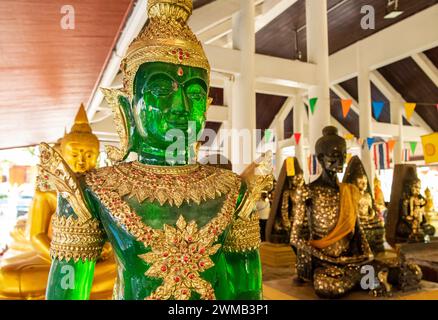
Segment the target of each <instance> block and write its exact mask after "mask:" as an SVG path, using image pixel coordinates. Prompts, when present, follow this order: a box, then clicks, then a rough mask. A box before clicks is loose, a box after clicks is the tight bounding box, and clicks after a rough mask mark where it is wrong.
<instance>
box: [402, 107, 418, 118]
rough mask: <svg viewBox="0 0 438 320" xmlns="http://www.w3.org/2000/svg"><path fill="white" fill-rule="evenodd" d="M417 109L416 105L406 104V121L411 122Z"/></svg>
mask: <svg viewBox="0 0 438 320" xmlns="http://www.w3.org/2000/svg"><path fill="white" fill-rule="evenodd" d="M416 107H417V104H416V103H405V112H406V119H407V120H408V121H409V120H411V117H412V115H413V114H414V111H415V108H416Z"/></svg>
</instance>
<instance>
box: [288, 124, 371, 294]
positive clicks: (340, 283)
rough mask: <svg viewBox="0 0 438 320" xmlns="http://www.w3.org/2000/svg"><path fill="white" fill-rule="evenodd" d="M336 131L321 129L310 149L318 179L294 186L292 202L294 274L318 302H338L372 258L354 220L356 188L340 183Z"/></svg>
mask: <svg viewBox="0 0 438 320" xmlns="http://www.w3.org/2000/svg"><path fill="white" fill-rule="evenodd" d="M337 133H338V130H337V128H335V127H332V126H329V127H326V128H324V129H323V137H321V138H320V139H319V140H318V141H317V142H316V145H315V151H316V156H317V159H318V161H319V163H320V164H321V167H322V174H321V175H320V177H319V178H318V179H317V180H315V181H314V182H312V183H311V184H310V185H304V186H302V187H301V188H298V189H297V191H296V193H295V197H294V199H293V210H294V211H295V212H294V221H293V224H292V232H291V244H292V246H294V247H295V248H296V250H297V263H296V269H297V275H298V277H299V279H301V280H303V281H311V282H312V283H313V287H314V289H315V293H316V294H317V295H318V296H319V297H322V298H339V297H342V296H344V295H345V294H347V293H348V292H349V291H351V290H352V289H353V288H354V287H355V286H356V285H357V284H358V283H359V282H360V279H361V277H362V275H361V273H360V269H361V266H362V265H363V264H366V263H369V262H370V261H372V260H373V254H372V251H371V249H370V247H369V244H368V241H367V239H366V236H365V234H364V232H363V229H362V228H361V227H360V219H358V201H359V198H360V193H359V190H358V188H357V187H356V186H354V185H352V184H348V183H339V181H338V179H337V173H339V172H342V171H343V166H344V163H345V159H346V153H347V144H346V141H345V140H344V139H343V138H341V137H340V136H339V135H338V134H337Z"/></svg>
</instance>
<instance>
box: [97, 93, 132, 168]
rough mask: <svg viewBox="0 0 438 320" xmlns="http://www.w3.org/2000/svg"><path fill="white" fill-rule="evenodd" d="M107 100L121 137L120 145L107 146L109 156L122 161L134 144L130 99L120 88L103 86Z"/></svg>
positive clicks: (116, 160) (113, 159)
mask: <svg viewBox="0 0 438 320" xmlns="http://www.w3.org/2000/svg"><path fill="white" fill-rule="evenodd" d="M101 90H102V92H103V94H104V96H105V99H106V101H107V102H108V104H109V105H110V107H111V109H112V113H113V118H114V123H115V125H116V130H117V133H118V135H119V138H120V146H119V147H118V148H117V147H114V146H105V149H106V152H107V154H108V158H109V159H110V160H111V161H113V162H120V161H123V160H125V159H126V157H128V155H129V152H130V150H131V148H132V145H133V138H134V122H133V121H132V120H133V119H132V118H133V117H132V113H131V108H130V103H129V99H128V98H127V95H126V93H125V92H124V91H123V90H120V89H105V88H101Z"/></svg>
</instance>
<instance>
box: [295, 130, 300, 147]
mask: <svg viewBox="0 0 438 320" xmlns="http://www.w3.org/2000/svg"><path fill="white" fill-rule="evenodd" d="M294 138H295V143H296V144H297V145H298V144H300V139H301V133H294Z"/></svg>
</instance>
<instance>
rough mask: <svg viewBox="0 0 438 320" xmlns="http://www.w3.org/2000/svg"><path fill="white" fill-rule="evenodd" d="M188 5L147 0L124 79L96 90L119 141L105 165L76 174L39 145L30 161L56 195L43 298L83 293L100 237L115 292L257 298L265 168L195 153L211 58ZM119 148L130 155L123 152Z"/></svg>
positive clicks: (132, 296)
mask: <svg viewBox="0 0 438 320" xmlns="http://www.w3.org/2000/svg"><path fill="white" fill-rule="evenodd" d="M192 6H193V4H192V0H153V1H152V0H151V1H148V17H149V20H148V22H147V24H146V26H145V28H144V29H143V30H142V31H141V33H140V35H139V36H138V37H137V38H136V39H135V40H134V42H133V43H132V44H131V45H130V47H129V49H128V51H127V54H126V56H125V57H124V59H123V62H122V72H123V77H124V81H123V85H124V88H123V90H118V89H106V90H104V93H105V96H106V99H107V101H108V102H109V104H110V105H111V106H112V108H113V113H114V120H115V124H116V128H117V130H118V133H119V135H120V147H119V148H115V147H109V148H107V152H108V155H109V157H111V159H112V163H113V165H111V166H108V167H103V168H100V169H97V170H92V171H90V172H87V173H86V174H85V175H81V176H76V175H75V174H74V172H71V170H69V168H68V166H66V164H65V161H64V160H63V159H62V156H61V155H60V154H59V153H57V152H56V151H55V150H53V149H52V148H50V147H49V146H48V145H46V144H42V145H41V149H42V153H41V154H42V155H41V164H40V168H41V170H42V171H43V172H45V173H46V175H47V177H48V178H47V179H48V181H49V183H53V184H55V185H56V186H57V190H58V191H59V193H60V194H61V196H62V197H60V198H59V200H58V211H57V215H56V217H55V218H54V222H53V239H52V243H51V257H52V266H51V270H50V275H49V281H48V286H47V292H46V297H47V299H65V300H67V299H88V297H89V295H90V289H91V283H92V282H93V276H94V268H95V264H96V259H98V258H99V257H100V255H101V251H102V246H103V243H104V241H105V240H108V241H109V242H110V243H111V246H112V248H113V251H114V255H115V257H116V261H117V268H118V272H117V279H116V283H115V288H114V296H113V298H114V299H120V300H143V299H149V300H158V299H160V300H164V299H176V300H189V299H194V300H198V299H260V298H261V286H262V278H261V263H260V256H259V251H258V246H259V244H260V234H259V232H260V231H259V222H258V220H257V215H256V214H255V211H254V207H255V203H256V201H257V200H258V199H257V196H259V195H260V194H261V191H262V190H261V188H262V187H263V186H264V185H269V180H270V177H269V176H266V180H265V178H264V176H262V175H260V174H259V172H261V171H260V170H256V169H258V168H262V167H263V166H264V163H259V164H257V166H256V168H255V170H253V171H252V172H249V173H247V175H246V178H245V179H243V178H241V177H240V176H238V175H236V174H234V173H233V172H231V171H229V170H224V169H221V168H217V167H213V166H209V165H202V164H199V163H196V153H195V151H196V139H197V137H200V133H201V131H202V129H203V128H204V126H205V121H206V112H207V105H208V98H207V97H208V92H209V73H210V68H209V63H208V60H207V58H206V55H205V53H204V51H203V48H202V46H201V44H200V42H199V41H198V40H197V39H196V37H195V35H194V34H193V32H192V31H191V30H190V28H189V26H188V25H187V20H188V18H189V16H190V15H191V13H192ZM130 152H135V153H137V155H138V160H136V161H133V162H125V160H126V158H127V156H128V154H129V153H130ZM271 183H272V179H271ZM65 270H69V272H71V273H72V274H74V279H73V278H72V281H71V282H70V283H66V281H63V279H65V278H64V277H65V276H66V274H65V272H64V271H65Z"/></svg>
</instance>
